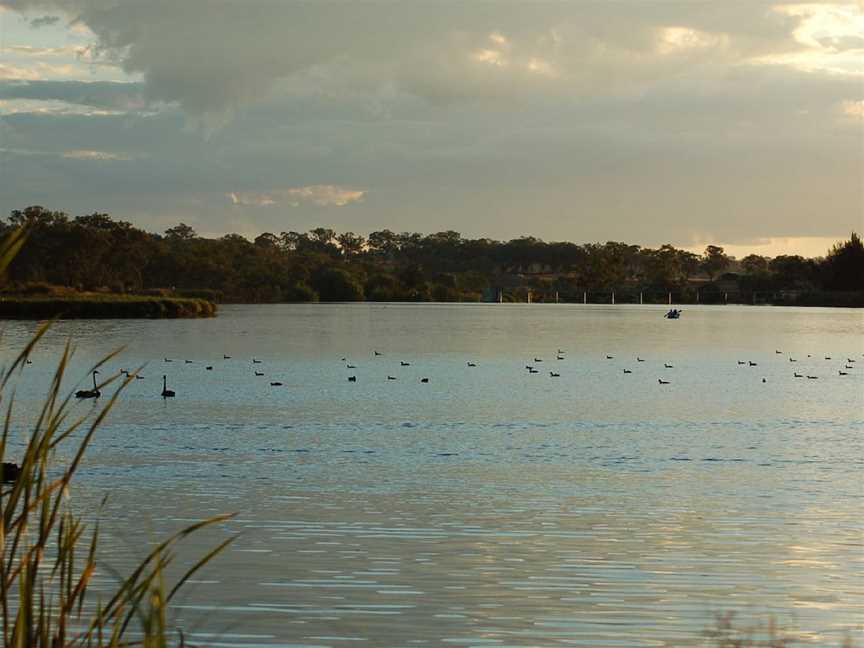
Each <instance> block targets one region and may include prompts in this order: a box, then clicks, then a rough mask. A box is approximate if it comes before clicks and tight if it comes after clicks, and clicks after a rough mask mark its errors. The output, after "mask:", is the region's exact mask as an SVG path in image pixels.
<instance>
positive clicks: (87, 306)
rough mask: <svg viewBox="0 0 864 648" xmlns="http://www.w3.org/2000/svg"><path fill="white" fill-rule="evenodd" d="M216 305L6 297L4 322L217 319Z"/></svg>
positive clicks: (98, 296) (107, 296)
mask: <svg viewBox="0 0 864 648" xmlns="http://www.w3.org/2000/svg"><path fill="white" fill-rule="evenodd" d="M215 315H216V304H214V303H213V302H211V301H208V300H206V299H199V298H193V297H148V296H142V295H122V294H113V293H88V292H80V293H70V294H67V295H63V296H53V295H2V296H0V318H2V319H39V320H42V319H54V318H56V319H114V318H118V319H121V318H142V319H143V318H146V319H160V318H194V317H213V316H215Z"/></svg>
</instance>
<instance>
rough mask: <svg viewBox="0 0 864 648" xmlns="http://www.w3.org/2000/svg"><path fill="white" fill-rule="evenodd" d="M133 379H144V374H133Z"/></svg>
mask: <svg viewBox="0 0 864 648" xmlns="http://www.w3.org/2000/svg"><path fill="white" fill-rule="evenodd" d="M135 380H144V376H139V375H137V374H136V375H135Z"/></svg>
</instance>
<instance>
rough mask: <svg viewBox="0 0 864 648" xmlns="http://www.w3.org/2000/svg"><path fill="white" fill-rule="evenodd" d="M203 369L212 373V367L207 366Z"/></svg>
mask: <svg viewBox="0 0 864 648" xmlns="http://www.w3.org/2000/svg"><path fill="white" fill-rule="evenodd" d="M204 369H205V370H206V371H213V365H207V366H206V367H204Z"/></svg>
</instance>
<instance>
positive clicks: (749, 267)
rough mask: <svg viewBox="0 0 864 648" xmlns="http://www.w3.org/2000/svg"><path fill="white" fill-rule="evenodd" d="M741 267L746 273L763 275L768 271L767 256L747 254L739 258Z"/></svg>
mask: <svg viewBox="0 0 864 648" xmlns="http://www.w3.org/2000/svg"><path fill="white" fill-rule="evenodd" d="M741 267H742V268H744V272H745V273H747V274H748V275H764V274H767V273H768V257H764V256H759V255H758V254H748V255H747V256H745V257H744V258H743V259H741Z"/></svg>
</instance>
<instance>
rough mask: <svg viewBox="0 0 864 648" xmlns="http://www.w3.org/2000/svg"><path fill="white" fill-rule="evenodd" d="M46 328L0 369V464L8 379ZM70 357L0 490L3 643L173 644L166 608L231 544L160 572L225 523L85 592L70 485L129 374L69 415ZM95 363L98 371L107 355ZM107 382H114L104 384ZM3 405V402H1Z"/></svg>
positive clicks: (87, 567) (78, 518) (173, 539)
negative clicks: (102, 399)
mask: <svg viewBox="0 0 864 648" xmlns="http://www.w3.org/2000/svg"><path fill="white" fill-rule="evenodd" d="M24 236H25V235H24V233H23V232H20V231H17V232H15V233H13V235H12V236H10V237H9V238H7V239H6V240H5V241H3V242H2V243H0V272H2V270H3V269H5V267H6V266H7V265H8V263H9V261H10V260H11V259H12V258H13V257H14V255H15V253H16V252H17V250H18V249H19V248H20V246H21V244H23V240H24ZM50 326H51V322H48V323H45V324H44V325H42V326H40V327H39V329H38V330H37V332H36V333H35V334H34V335H33V337H32V339H31V340H30V341H29V343H28V344H27V345H26V347H25V348H24V349H23V350H22V351H21V353H20V354H19V355H18V356H17V357H16V359H15V360H14V362H12V364H11V366H9V367H8V368H6V369H4V370H3V371H2V372H0V407H4V408H5V412H4V418H3V424H2V426H3V427H2V435H0V461H5V459H6V450H7V447H8V445H9V440H10V434H11V429H12V422H13V414H14V412H13V409H14V394H12V395H10V391H12V384H13V380H14V377H15V376H16V375H17V373H18V372H19V371H20V370H21V368H22V367H23V366H24V365H25V364H26V361H27V359H28V357H29V356H30V354H31V353H32V352H33V349H34V348H35V347H36V345H37V344H38V343H39V341H40V339H41V338H42V337H43V336H44V335H45V333H46V332H47V331H48V330H49V328H50ZM71 353H72V347H71V343H68V342H67V345H66V347H65V349H64V350H63V353H62V355H61V356H60V358H59V359H58V362H57V368H56V370H55V372H54V375H53V378H52V380H51V383H50V386H49V387H48V392H47V395H46V397H45V400H44V402H43V404H42V406H41V409H40V411H39V412H38V413H36V414H37V415H36V416H35V419H36V420H35V423H34V424H33V428H32V430H31V431H30V435H29V439H28V441H27V444H26V447H25V448H24V451H23V455H22V456H21V457H20V458H19V462H18V463H19V467H20V470H19V471H17V473H18V474H17V475H10V474H5V475H4V478H5V479H8V478H9V477H12V476H14V477H15V479H14V481H11V482H8V483H4V484H3V485H2V487H0V607H2V616H3V618H2V628H0V631H2V635H3V645H4V646H6V647H9V648H65V647H67V646H68V647H73V646H75V647H77V646H82V647H94V648H95V647H103V646H105V647H109V646H110V647H112V648H113V647H117V648H119V647H120V646H144V647H146V648H165V647H167V646H169V645H182V644H183V643H184V639H183V635H182V633H180V632H179V631H176V630H173V629H172V628H171V626H170V623H169V621H168V619H169V615H168V609H169V606H170V604H171V601H172V600H173V599H174V597H175V596H176V595H177V593H178V591H179V590H180V588H182V586H183V585H184V583H186V581H187V580H188V579H189V578H190V577H191V576H192V575H193V574H195V573H196V572H197V571H198V570H199V569H201V568H202V567H203V566H204V565H206V564H207V563H208V562H210V561H211V560H212V559H213V558H214V557H215V556H216V555H218V554H219V553H220V552H221V551H222V550H223V549H224V548H225V547H226V546H228V544H229V543H230V542H231V541H232V540H233V538H229V539H227V540H225V541H224V542H222V543H220V544H219V545H218V546H216V547H214V548H213V550H212V551H210V552H209V553H207V554H206V555H205V556H203V557H201V559H200V560H198V561H197V562H196V563H195V564H194V565H192V566H191V567H190V568H188V569H187V570H186V571H185V573H183V575H182V576H181V577H180V578H179V580H177V582H176V583H174V584H173V585H171V586H170V587H169V585H168V584H167V582H166V570H167V569H168V567H169V566H171V565H172V564H173V563H174V562H175V559H176V556H177V553H176V549H177V546H178V544H179V543H180V542H181V541H182V540H183V539H184V538H186V537H188V536H189V535H190V534H192V533H194V532H196V531H197V530H199V529H201V528H203V527H206V526H210V525H214V524H218V523H220V522H223V521H225V520H227V519H229V518H230V517H231V516H230V515H221V516H216V517H212V518H210V519H207V520H202V521H201V522H197V523H195V524H192V525H190V526H188V527H186V528H184V529H182V530H181V531H179V532H177V533H175V534H174V535H171V536H170V537H168V538H166V539H165V540H163V541H162V542H160V543H158V544H157V545H156V546H155V547H154V548H153V549H152V550H151V551H150V552H149V553H148V554H147V555H146V556H145V557H144V558H143V559H142V560H141V561H140V563H139V564H138V565H137V567H136V568H135V569H134V570H133V571H132V573H131V574H129V575H128V576H125V577H124V578H121V579H118V582H117V583H116V588H115V590H114V591H113V592H111V593H110V594H108V595H105V594H101V595H98V596H97V595H96V594H95V593H93V592H91V587H90V586H91V584H92V582H93V578H94V576H95V575H96V574H97V572H98V570H99V569H100V559H99V556H100V551H99V547H100V544H99V525H98V523H96V524H95V525H92V526H88V525H87V524H85V522H84V517H83V516H82V515H80V514H78V513H76V512H75V511H74V510H73V508H72V506H71V504H70V491H71V488H72V482H73V478H74V477H75V474H76V472H77V470H78V468H79V467H80V465H81V461H82V459H83V458H84V455H85V454H86V452H87V450H88V448H89V447H90V444H91V442H92V440H93V437H94V435H95V434H96V432H97V430H98V429H99V426H100V425H101V424H102V423H103V421H104V420H105V417H106V416H107V415H108V413H109V412H110V411H111V408H112V407H113V406H114V404H115V403H116V401H117V399H118V397H119V396H120V394H121V393H122V392H123V389H124V388H125V387H126V386H127V385H128V384H129V382H130V381H131V380H134V376H135V373H132V374H131V375H130V376H128V377H126V378H125V379H124V380H122V381H120V380H119V379H118V378H117V377H114V378H110V379H108V380H106V381H104V382H103V383H102V384H101V385H100V386H99V389H100V390H101V391H103V392H104V391H105V390H106V389H108V388H111V389H112V390H113V393H112V394H111V396H110V398H108V399H107V402H106V403H105V404H104V405H103V406H101V407H100V408H98V409H97V411H96V412H95V414H93V413H91V414H90V415H84V416H80V417H76V416H75V415H74V414H73V413H72V411H71V409H70V403H71V400H72V394H71V392H70V393H68V394H64V393H63V392H62V387H61V386H62V383H63V379H64V376H65V375H66V370H67V367H68V363H69V358H70V356H71ZM114 355H116V353H112V354H110V355H108V356H107V357H105V358H103V359H102V360H101V361H100V362H99V363H97V364H96V365H95V366H94V367H93V369H97V368H98V367H100V366H102V365H103V364H104V363H105V362H107V361H109V360H110V359H111V358H112V357H114ZM112 383H113V385H112ZM4 400H5V402H4ZM63 447H68V448H70V450H71V452H70V453H69V456H71V460H70V461H68V463H67V464H66V465H64V466H58V465H57V464H56V462H55V456H56V455H57V454H58V453H57V451H58V450H59V449H61V448H63Z"/></svg>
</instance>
